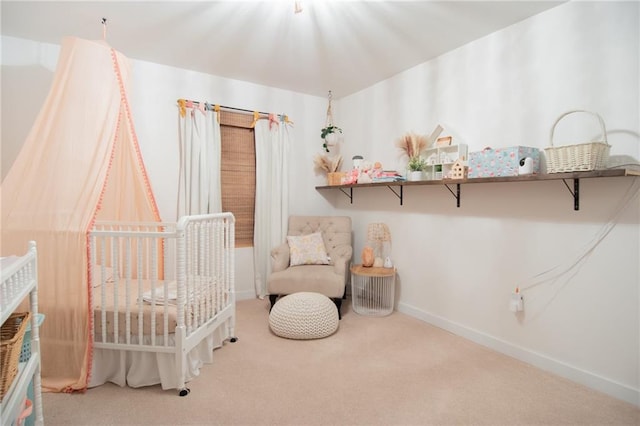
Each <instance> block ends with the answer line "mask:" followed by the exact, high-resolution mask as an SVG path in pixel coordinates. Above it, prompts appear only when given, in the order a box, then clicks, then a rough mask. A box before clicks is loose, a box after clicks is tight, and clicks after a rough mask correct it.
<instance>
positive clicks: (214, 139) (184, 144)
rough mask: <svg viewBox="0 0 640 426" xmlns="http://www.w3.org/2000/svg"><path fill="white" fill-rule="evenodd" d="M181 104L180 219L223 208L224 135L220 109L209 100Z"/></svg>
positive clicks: (179, 130) (178, 216) (179, 117)
mask: <svg viewBox="0 0 640 426" xmlns="http://www.w3.org/2000/svg"><path fill="white" fill-rule="evenodd" d="M202 105H203V106H199V105H198V104H195V105H194V104H192V103H187V104H186V106H185V105H184V104H181V108H180V110H179V112H180V113H179V115H178V120H179V123H178V132H179V135H178V136H179V142H180V175H179V183H178V209H177V219H179V218H180V217H181V216H184V215H192V214H205V213H218V212H220V211H222V197H221V184H220V179H221V178H220V157H221V154H220V152H221V136H220V122H219V120H218V113H217V112H216V111H211V108H209V105H208V104H202Z"/></svg>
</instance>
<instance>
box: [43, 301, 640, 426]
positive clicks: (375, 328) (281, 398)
mask: <svg viewBox="0 0 640 426" xmlns="http://www.w3.org/2000/svg"><path fill="white" fill-rule="evenodd" d="M268 307H269V302H268V301H266V300H246V301H240V302H238V319H237V328H236V334H237V336H238V338H239V340H238V341H237V342H236V343H226V344H225V345H224V346H223V347H222V348H220V349H218V350H216V352H215V357H214V363H213V364H210V365H206V366H204V368H203V369H202V371H201V374H200V376H199V377H197V378H196V379H194V380H193V381H191V382H190V383H189V387H190V388H191V393H190V394H189V395H188V396H187V397H184V398H181V397H179V396H177V394H176V392H175V391H173V390H169V391H163V390H161V389H160V386H152V387H148V388H139V389H131V388H120V387H118V386H115V385H111V384H107V385H104V386H100V387H98V388H94V389H90V390H88V391H87V392H86V393H84V394H73V395H67V394H44V396H43V399H44V415H45V423H46V424H47V425H363V426H364V425H371V426H374V425H630V426H631V425H636V426H637V425H640V409H638V408H637V407H635V406H633V405H631V404H628V403H626V402H623V401H619V400H616V399H614V398H611V397H609V396H607V395H604V394H602V393H599V392H595V391H593V390H590V389H588V388H586V387H584V386H581V385H578V384H575V383H573V382H570V381H568V380H566V379H563V378H560V377H557V376H554V375H551V374H549V373H546V372H544V371H541V370H539V369H537V368H534V367H531V366H529V365H527V364H524V363H522V362H520V361H517V360H514V359H512V358H509V357H506V356H504V355H501V354H499V353H496V352H494V351H491V350H489V349H487V348H485V347H482V346H480V345H477V344H475V343H473V342H470V341H468V340H465V339H463V338H460V337H458V336H455V335H453V334H450V333H448V332H446V331H443V330H441V329H438V328H436V327H433V326H431V325H429V324H426V323H424V322H421V321H419V320H416V319H414V318H411V317H409V316H407V315H404V314H401V313H397V312H394V313H393V314H391V315H390V316H387V317H381V318H376V317H366V316H361V315H358V314H356V313H354V312H353V311H352V309H351V307H350V304H349V303H348V301H345V303H344V304H343V307H342V312H343V318H342V320H341V321H340V326H339V328H338V331H337V332H336V333H335V334H334V335H332V336H330V337H327V338H325V339H319V340H309V341H300V340H287V339H283V338H280V337H277V336H275V335H274V334H273V333H271V331H270V330H269V326H268V309H269V308H268Z"/></svg>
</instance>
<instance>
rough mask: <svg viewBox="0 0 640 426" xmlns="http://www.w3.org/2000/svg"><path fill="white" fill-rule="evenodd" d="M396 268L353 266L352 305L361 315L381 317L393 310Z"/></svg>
mask: <svg viewBox="0 0 640 426" xmlns="http://www.w3.org/2000/svg"><path fill="white" fill-rule="evenodd" d="M395 281H396V268H377V267H373V266H372V267H365V266H362V265H352V266H351V298H352V300H351V306H352V307H353V310H354V312H356V313H357V314H360V315H368V316H376V317H381V316H385V315H389V314H391V312H393V303H394V296H395Z"/></svg>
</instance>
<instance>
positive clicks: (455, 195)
mask: <svg viewBox="0 0 640 426" xmlns="http://www.w3.org/2000/svg"><path fill="white" fill-rule="evenodd" d="M444 186H445V187H446V188H447V189H448V190H449V192H450V193H451V195H453V197H454V198H455V199H456V207H458V208H459V207H460V184H459V183H456V192H453V190H452V189H451V188H449V185H448V184H446V183H445V184H444Z"/></svg>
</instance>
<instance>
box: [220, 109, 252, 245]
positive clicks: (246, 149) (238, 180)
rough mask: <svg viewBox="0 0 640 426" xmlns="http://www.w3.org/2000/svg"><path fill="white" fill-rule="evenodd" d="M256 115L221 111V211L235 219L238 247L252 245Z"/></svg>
mask: <svg viewBox="0 0 640 426" xmlns="http://www.w3.org/2000/svg"><path fill="white" fill-rule="evenodd" d="M252 123H253V115H250V114H244V113H238V112H230V111H221V112H220V135H221V139H222V153H221V176H220V178H221V186H222V211H225V212H231V213H233V215H234V216H235V218H236V233H235V234H236V247H252V246H253V223H254V220H253V218H254V216H253V215H254V208H255V197H256V150H255V139H254V130H253V128H252V127H251V124H252Z"/></svg>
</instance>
